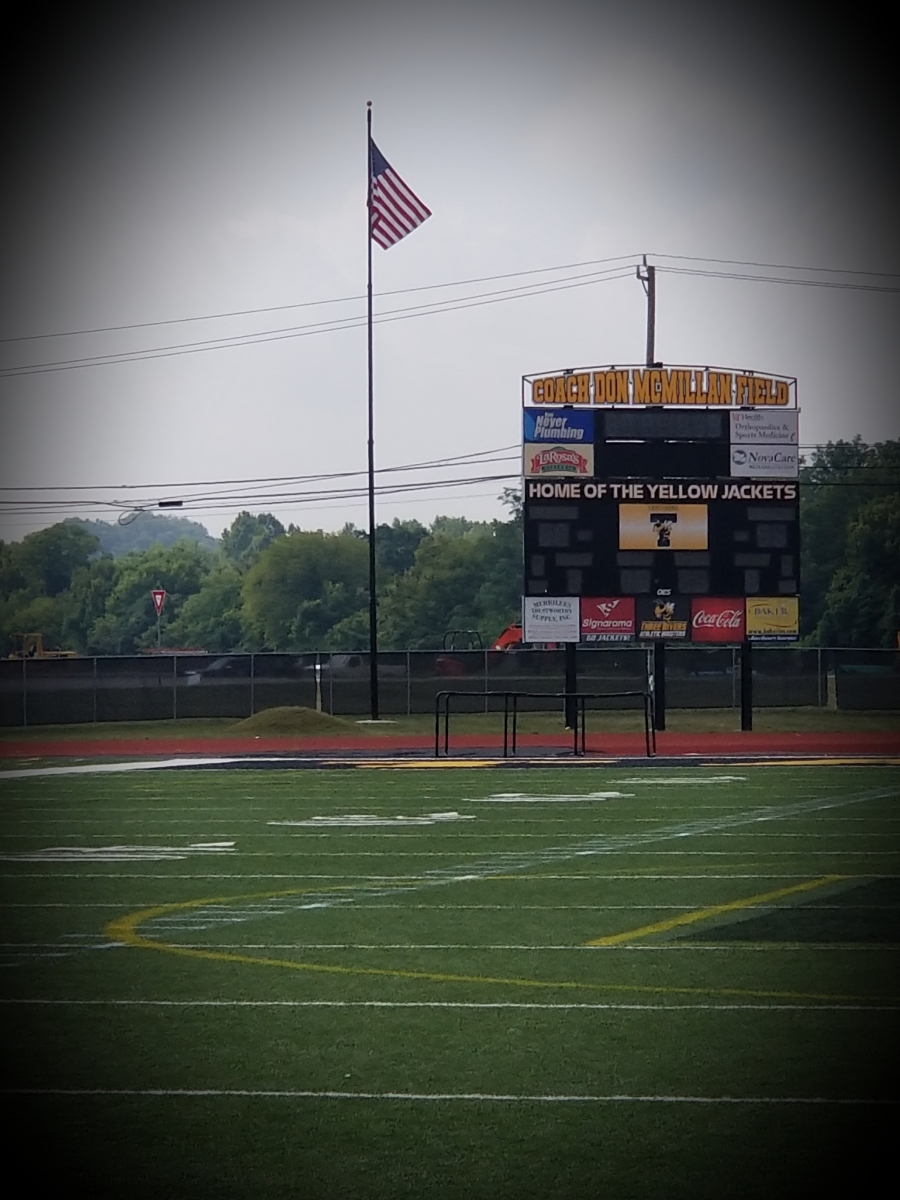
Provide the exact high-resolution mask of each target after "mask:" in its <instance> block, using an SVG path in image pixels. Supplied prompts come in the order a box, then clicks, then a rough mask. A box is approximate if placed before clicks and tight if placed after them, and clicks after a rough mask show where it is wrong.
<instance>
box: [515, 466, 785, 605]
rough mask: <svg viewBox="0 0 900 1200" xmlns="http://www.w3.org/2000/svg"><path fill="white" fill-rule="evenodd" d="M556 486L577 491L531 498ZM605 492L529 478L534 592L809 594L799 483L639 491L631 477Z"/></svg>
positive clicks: (530, 590)
mask: <svg viewBox="0 0 900 1200" xmlns="http://www.w3.org/2000/svg"><path fill="white" fill-rule="evenodd" d="M530 485H531V486H530ZM551 487H553V489H554V490H557V491H559V492H561V493H565V492H568V493H569V494H568V495H565V494H562V495H559V496H552V495H538V496H530V495H529V493H530V492H534V491H536V490H539V491H540V492H543V493H547V492H549V491H550V488H551ZM605 488H606V491H605V494H604V495H603V496H601V497H596V496H593V495H590V494H589V495H588V496H585V495H584V493H585V492H588V493H590V492H591V491H592V490H593V489H592V488H591V487H590V485H587V486H586V485H585V484H584V483H580V484H557V483H554V484H553V485H550V484H549V481H544V482H541V481H537V480H526V481H525V497H526V499H525V591H526V594H527V595H530V596H540V595H546V596H641V595H647V596H655V595H657V594H658V593H659V592H665V593H671V594H673V595H681V596H735V597H737V596H779V595H784V596H795V595H796V594H797V592H798V591H799V586H798V572H799V553H800V538H799V519H798V502H797V499H796V492H797V489H796V485H791V484H786V485H784V484H782V485H772V484H749V483H746V482H745V481H741V482H740V483H739V482H737V481H733V482H731V483H728V482H724V481H722V480H719V481H709V482H707V483H706V484H700V483H694V484H693V485H692V486H691V485H689V484H688V483H687V482H685V483H682V484H672V483H668V484H666V483H645V484H639V485H637V486H636V485H635V483H634V481H633V480H628V481H618V482H616V481H609V482H608V483H607V484H606V485H605ZM651 489H652V491H653V493H654V494H653V495H650V494H649V493H650V492H651ZM698 492H700V493H701V494H700V495H697V494H696V493H698ZM703 492H705V493H706V495H705V496H704V495H703V494H702V493H703ZM734 492H737V495H734V494H733V493H734ZM766 493H768V496H767V495H766ZM723 494H724V495H728V496H729V498H727V499H726V498H723Z"/></svg>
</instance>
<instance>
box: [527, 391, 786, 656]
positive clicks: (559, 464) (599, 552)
mask: <svg viewBox="0 0 900 1200" xmlns="http://www.w3.org/2000/svg"><path fill="white" fill-rule="evenodd" d="M672 373H673V374H674V372H672ZM607 374H608V372H607ZM617 374H621V372H617ZM656 374H661V375H665V371H662V372H659V371H658V372H656ZM680 374H682V375H685V374H686V373H685V372H684V371H681V372H680ZM751 381H752V377H751ZM543 382H544V383H545V384H546V380H544V381H543ZM546 390H547V392H548V394H549V392H550V389H549V388H547V389H546ZM588 394H589V395H592V394H593V393H588ZM750 394H753V386H752V382H751V391H750ZM760 394H761V395H763V396H768V395H771V396H777V395H779V394H782V393H779V392H778V391H777V389H776V388H775V387H774V385H773V386H772V387H768V388H767V389H765V388H761V389H760ZM544 403H545V404H547V403H548V402H546V401H545V402H544ZM524 438H525V440H524V449H523V474H524V478H523V499H524V536H525V578H524V589H523V590H524V594H525V597H526V606H527V604H528V603H529V600H528V598H529V597H535V598H536V597H541V596H544V597H577V598H579V602H580V604H581V613H582V630H581V637H582V640H588V641H604V640H605V641H613V640H615V641H622V640H628V639H630V638H637V639H640V638H656V637H666V638H675V639H678V638H683V639H689V640H695V641H701V642H702V641H738V640H742V639H743V638H745V637H749V638H758V639H760V640H793V639H795V638H796V636H797V595H798V593H799V589H800V582H799V557H800V534H799V486H798V482H797V468H798V456H797V413H796V409H795V408H793V409H791V408H789V409H787V411H785V409H784V408H780V409H778V410H774V409H772V408H766V407H763V408H761V409H756V410H755V409H749V410H748V406H747V405H746V404H745V405H742V406H741V407H740V408H738V409H737V410H736V411H735V410H732V411H728V410H727V408H725V407H721V406H719V407H716V408H708V407H696V406H695V407H693V408H674V407H663V406H659V407H656V408H653V407H624V406H622V407H614V408H610V407H606V408H599V409H598V408H594V407H590V406H587V407H579V406H577V405H561V406H556V407H554V408H552V409H551V408H549V407H542V408H535V407H530V406H529V407H526V408H525V410H524ZM535 602H536V601H535Z"/></svg>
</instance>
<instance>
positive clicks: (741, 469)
mask: <svg viewBox="0 0 900 1200" xmlns="http://www.w3.org/2000/svg"><path fill="white" fill-rule="evenodd" d="M799 472H800V452H799V451H798V449H797V447H796V446H783V445H772V446H765V445H747V446H735V445H734V444H733V443H732V445H731V474H732V475H737V476H744V477H745V478H747V479H796V478H797V476H798V474H799Z"/></svg>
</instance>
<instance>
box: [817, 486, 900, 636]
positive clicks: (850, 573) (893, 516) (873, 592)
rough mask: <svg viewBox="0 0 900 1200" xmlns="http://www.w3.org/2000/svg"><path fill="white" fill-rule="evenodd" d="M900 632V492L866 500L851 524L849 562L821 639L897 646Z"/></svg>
mask: <svg viewBox="0 0 900 1200" xmlns="http://www.w3.org/2000/svg"><path fill="white" fill-rule="evenodd" d="M898 635H900V495H898V494H897V493H896V492H894V493H893V494H891V495H888V496H879V497H878V498H877V499H874V500H870V501H869V502H868V503H867V504H864V505H863V506H862V507H861V508H860V509H859V510H858V511H857V513H856V516H855V517H854V518H853V520H852V521H851V523H850V527H849V530H848V533H847V552H846V559H845V562H844V564H843V565H842V566H841V567H839V568H838V570H837V571H836V572H835V575H834V577H833V579H832V581H831V585H830V586H829V588H828V592H827V593H826V596H825V607H824V612H823V614H822V617H821V619H820V621H819V624H818V627H817V629H816V639H817V641H818V642H819V643H820V644H821V645H826V646H884V647H894V646H896V645H897V639H898Z"/></svg>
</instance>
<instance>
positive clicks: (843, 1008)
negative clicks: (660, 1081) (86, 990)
mask: <svg viewBox="0 0 900 1200" xmlns="http://www.w3.org/2000/svg"><path fill="white" fill-rule="evenodd" d="M0 1005H16V1006H21V1007H60V1008H81V1007H84V1008H287V1009H291V1008H367V1009H371V1008H377V1009H406V1008H437V1009H472V1010H476V1011H477V1010H479V1009H484V1010H491V1009H525V1010H531V1009H536V1010H541V1011H544V1010H548V1011H559V1012H581V1011H584V1012H594V1011H602V1012H608V1011H611V1012H679V1013H681V1012H731V1011H735V1012H798V1011H799V1012H854V1013H855V1012H867V1013H868V1012H877V1013H895V1012H900V1006H898V1005H891V1004H746V1003H742V1002H741V1003H734V1004H706V1003H699V1004H612V1003H605V1002H602V1001H601V1002H597V1003H562V1004H554V1003H551V1002H544V1001H535V1002H534V1003H529V1002H526V1001H515V1000H484V1001H476V1000H472V1001H467V1000H130V999H129V1000H122V999H106V1000H68V999H57V1000H46V999H41V998H37V999H32V998H28V999H0Z"/></svg>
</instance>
